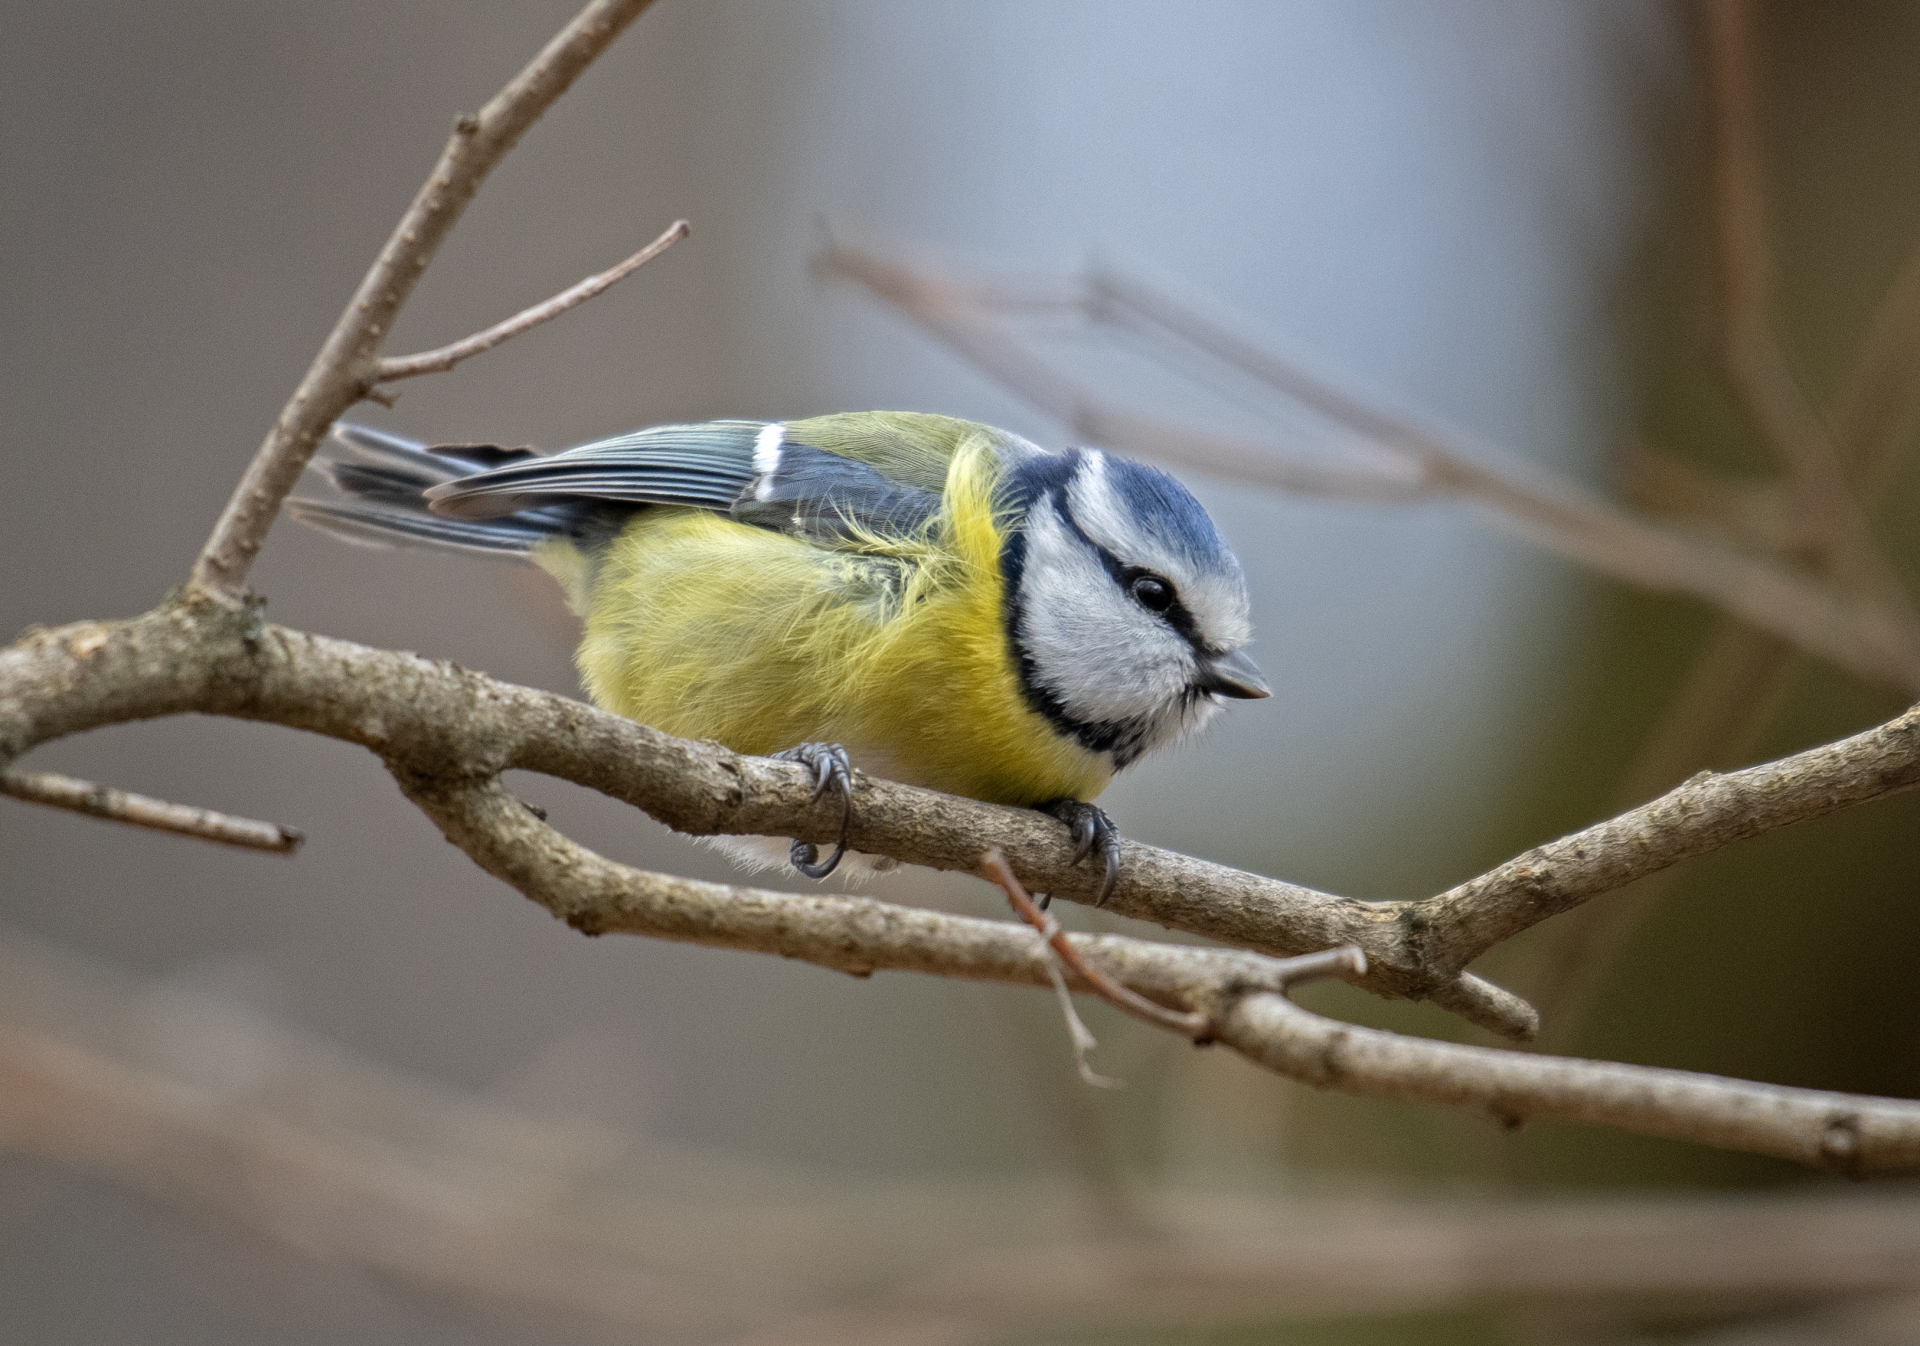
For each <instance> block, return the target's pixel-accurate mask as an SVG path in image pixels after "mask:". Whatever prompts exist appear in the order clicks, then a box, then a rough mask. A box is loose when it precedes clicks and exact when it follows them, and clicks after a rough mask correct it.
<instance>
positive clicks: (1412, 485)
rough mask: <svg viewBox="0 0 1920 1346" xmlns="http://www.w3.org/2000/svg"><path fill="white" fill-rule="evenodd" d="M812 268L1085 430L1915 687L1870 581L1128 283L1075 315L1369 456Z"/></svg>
mask: <svg viewBox="0 0 1920 1346" xmlns="http://www.w3.org/2000/svg"><path fill="white" fill-rule="evenodd" d="M817 265H818V266H819V268H820V269H821V270H823V271H826V272H830V273H832V274H836V275H841V276H845V277H847V278H849V279H852V280H855V281H857V282H859V283H860V284H862V285H863V286H865V287H866V288H867V289H869V290H871V291H872V292H873V293H874V294H875V295H877V296H879V297H880V298H882V299H885V300H886V301H888V302H889V303H891V304H892V305H894V307H896V308H897V309H898V310H899V311H900V312H901V313H902V314H903V315H904V316H906V317H908V318H910V319H911V320H913V321H914V322H916V323H917V324H919V325H920V326H921V327H922V328H924V329H925V330H926V331H927V332H929V333H930V334H932V335H934V336H936V337H938V338H940V339H941V340H942V341H944V342H946V343H947V344H948V345H949V346H951V347H952V348H953V349H954V350H955V351H956V352H957V353H959V354H960V355H961V356H963V357H964V358H966V359H967V360H969V361H971V362H972V363H974V364H975V365H977V366H979V367H980V368H981V369H983V370H984V371H986V372H987V373H988V374H989V375H991V376H993V377H994V378H996V379H998V380H999V381H1001V382H1002V383H1004V384H1006V385H1007V386H1008V387H1010V388H1012V389H1013V390H1014V391H1015V392H1017V393H1019V394H1020V395H1021V396H1022V397H1024V398H1026V399H1027V400H1028V401H1029V402H1031V403H1033V404H1034V405H1035V406H1036V407H1038V408H1039V409H1040V410H1042V411H1044V412H1045V413H1047V414H1048V415H1051V416H1054V417H1056V418H1057V419H1059V420H1061V421H1062V422H1064V423H1065V424H1066V425H1067V426H1069V427H1070V429H1071V431H1072V432H1073V433H1074V434H1076V435H1079V436H1081V437H1083V438H1085V439H1087V440H1089V441H1090V442H1093V443H1098V444H1102V445H1105V446H1107V447H1109V448H1113V449H1118V450H1121V451H1123V452H1132V453H1139V454H1142V455H1143V456H1146V457H1152V458H1156V459H1159V460H1161V461H1163V462H1169V463H1172V464H1174V465H1177V466H1187V467H1193V468H1197V469H1199V470H1201V471H1205V472H1209V473H1213V474H1215V475H1219V476H1223V477H1226V478H1229V479H1233V480H1239V481H1246V482H1252V483H1256V484H1260V485H1264V486H1268V487H1271V488H1274V489H1277V490H1284V491H1289V492H1292V493H1295V494H1302V495H1311V496H1319V497H1325V498H1334V499H1346V500H1366V501H1378V502H1387V501H1412V500H1417V499H1421V498H1443V497H1448V496H1451V497H1454V498H1457V499H1460V500H1464V501H1467V502H1470V503H1473V504H1475V505H1478V506H1480V507H1482V508H1483V509H1484V510H1485V511H1486V514H1487V517H1488V519H1489V520H1490V521H1491V522H1493V523H1494V524H1496V525H1498V526H1500V527H1502V528H1504V529H1506V530H1507V531H1510V532H1513V533H1516V534H1518V535H1519V536H1521V537H1524V538H1526V539H1527V540H1528V541H1530V542H1533V543H1534V544H1536V545H1538V546H1540V547H1543V548H1545V549H1547V550H1549V551H1552V552H1555V553H1556V554H1558V555H1560V556H1563V557H1566V558H1567V559H1569V560H1572V561H1576V562H1578V563H1580V564H1582V565H1585V566H1588V567H1590V568H1592V569H1594V570H1598V571H1600V572H1602V573H1604V574H1609V575H1613V576H1615V577H1616V578H1619V579H1623V580H1626V581H1628V582H1630V583H1633V584H1637V585H1640V586H1642V587H1645V588H1649V589H1653V590H1656V591H1667V592H1676V593H1686V594H1691V595H1693V596H1694V597H1697V598H1701V599H1704V600H1706V601H1707V602H1709V603H1712V604H1714V605H1715V606H1717V607H1719V608H1721V609H1722V610H1724V611H1726V612H1729V613H1731V614H1733V615H1735V616H1738V617H1741V618H1743V619H1745V620H1746V621H1748V622H1750V623H1752V624H1753V625H1755V626H1757V627H1760V628H1761V629H1763V630H1768V631H1773V632H1775V633H1776V634H1778V635H1780V636H1782V637H1783V638H1784V639H1787V640H1789V641H1791V642H1793V643H1794V644H1795V645H1797V646H1799V647H1800V648H1802V649H1805V650H1808V651H1809V652H1812V653H1815V654H1818V655H1821V656H1822V657H1824V658H1827V659H1829V660H1831V661H1833V662H1834V663H1836V664H1838V665H1839V666H1841V667H1843V668H1846V669H1848V670H1850V671H1852V672H1853V673H1855V674H1856V675H1858V676H1859V677H1861V678H1863V679H1865V680H1866V681H1869V682H1872V683H1876V684H1882V685H1887V686H1892V687H1896V688H1899V689H1901V690H1902V691H1903V692H1907V693H1916V692H1920V622H1916V621H1915V620H1914V618H1913V615H1912V613H1911V611H1910V610H1909V609H1908V608H1907V607H1906V605H1905V604H1904V602H1903V601H1902V602H1896V601H1891V600H1890V598H1889V596H1888V595H1887V594H1886V593H1885V592H1883V591H1882V590H1881V589H1880V588H1877V587H1876V588H1874V589H1872V590H1871V591H1863V592H1857V593H1847V594H1841V593H1838V592H1836V591H1835V590H1833V589H1832V588H1831V587H1829V586H1827V585H1825V584H1823V583H1821V582H1819V581H1817V580H1816V579H1814V578H1812V577H1810V576H1808V575H1806V574H1803V573H1801V572H1800V571H1798V570H1797V569H1794V568H1791V567H1789V566H1785V565H1782V564H1779V563H1777V562H1775V561H1772V560H1769V559H1767V558H1765V557H1761V556H1754V555H1748V554H1746V553H1743V552H1740V551H1737V550H1735V549H1733V548H1731V547H1726V546H1722V545H1720V544H1718V543H1716V542H1714V541H1713V540H1712V539H1710V538H1707V537H1702V536H1698V535H1695V534H1691V533H1687V532H1683V531H1680V530H1677V529H1672V528H1667V527H1665V526H1662V525H1661V524H1659V523H1656V522H1654V521H1651V520H1648V519H1645V518H1641V517H1639V516H1637V515H1635V514H1632V513H1629V512H1626V511H1623V510H1620V509H1617V508H1615V507H1613V506H1611V505H1609V504H1607V503H1606V502H1605V501H1603V500H1600V499H1598V498H1596V497H1594V496H1592V495H1590V494H1588V493H1587V492H1585V491H1584V490H1581V489H1580V488H1578V487H1576V486H1574V485H1573V484H1572V483H1569V482H1565V481H1562V480H1559V479H1557V478H1555V477H1553V476H1551V475H1550V474H1548V473H1545V472H1543V471H1542V470H1540V469H1539V468H1537V467H1535V466H1533V465H1531V464H1527V463H1520V462H1514V461H1500V460H1499V458H1498V456H1497V455H1495V454H1493V453H1491V452H1490V451H1486V450H1476V451H1472V452H1469V451H1467V450H1464V449H1461V448H1459V447H1457V446H1455V445H1454V444H1453V443H1452V441H1451V440H1450V439H1449V438H1448V437H1447V436H1445V435H1443V434H1441V433H1440V432H1438V431H1435V430H1433V429H1431V428H1428V427H1423V426H1416V425H1414V424H1412V423H1410V422H1407V421H1403V420H1399V419H1397V418H1394V417H1389V416H1387V415H1385V414H1383V413H1381V412H1379V411H1376V410H1374V409H1372V408H1371V407H1369V406H1367V405H1366V404H1365V403H1364V402H1363V401H1361V400H1360V399H1358V398H1355V397H1353V396H1352V395H1351V394H1349V393H1346V392H1345V391H1344V390H1342V389H1340V388H1339V387H1337V386H1336V385H1335V384H1333V383H1332V382H1330V381H1329V380H1326V379H1323V378H1320V377H1318V376H1317V375H1314V374H1311V373H1309V372H1307V371H1306V370H1304V369H1302V368H1300V367H1298V366H1296V365H1294V364H1292V363H1291V362H1288V361H1285V360H1282V359H1279V358H1278V357H1276V356H1273V355H1271V354H1270V353H1267V352H1265V351H1262V350H1260V349H1259V348H1258V347H1257V346H1254V345H1253V344H1252V343H1251V342H1247V341H1245V340H1243V339H1241V338H1238V337H1236V336H1234V335H1233V334H1232V333H1229V332H1226V331H1225V330H1223V329H1221V328H1220V327H1219V326H1218V325H1217V324H1214V323H1211V322H1210V321H1209V320H1207V319H1205V318H1202V317H1201V316H1199V315H1197V314H1195V313H1193V312H1192V311H1190V310H1187V309H1185V308H1184V306H1182V305H1180V304H1178V303H1177V302H1176V301H1174V300H1171V299H1169V298H1167V297H1166V296H1163V295H1157V294H1155V293H1154V292H1152V291H1151V290H1150V289H1149V288H1148V287H1146V286H1145V285H1143V284H1141V283H1140V282H1138V281H1130V280H1126V279H1124V278H1120V277H1115V276H1112V275H1104V276H1101V277H1099V278H1097V279H1096V281H1094V282H1092V283H1091V285H1090V287H1089V288H1090V291H1091V292H1090V293H1089V296H1088V298H1087V299H1086V300H1085V301H1084V303H1085V306H1086V312H1087V314H1088V316H1089V317H1090V318H1102V317H1104V318H1107V319H1109V320H1110V319H1111V316H1112V314H1113V313H1114V311H1115V309H1116V307H1124V308H1125V309H1127V310H1129V311H1131V312H1133V313H1136V314H1138V315H1139V316H1140V317H1142V318H1143V319H1145V320H1147V321H1148V322H1150V323H1151V324H1152V325H1153V326H1154V327H1156V328H1159V329H1162V330H1164V331H1166V332H1167V333H1168V334H1169V335H1173V336H1176V337H1178V338H1180V339H1181V340H1184V341H1188V342H1191V343H1194V344H1196V345H1199V346H1200V347H1201V348H1202V349H1204V350H1206V351H1207V352H1208V353H1209V354H1211V355H1214V356H1216V357H1217V358H1219V359H1221V360H1223V361H1225V362H1227V363H1229V364H1231V365H1233V366H1234V367H1236V368H1238V369H1240V370H1241V371H1242V372H1243V373H1245V374H1247V375H1249V376H1250V377H1253V378H1256V379H1258V380H1260V381H1261V382H1263V383H1265V384H1267V385H1268V386H1270V387H1272V388H1274V389H1276V390H1277V391H1280V392H1282V393H1283V394H1285V395H1286V396H1288V397H1289V398H1291V399H1293V400H1294V401H1296V402H1298V403H1299V404H1300V405H1302V406H1304V407H1306V408H1309V409H1311V410H1312V411H1314V412H1316V413H1317V414H1319V415H1322V416H1325V417H1327V418H1328V419H1329V420H1331V421H1333V422H1335V423H1337V424H1339V425H1340V426H1342V427H1343V428H1345V429H1347V430H1349V431H1351V432H1352V433H1354V434H1356V435H1359V436H1362V437H1363V438H1364V439H1365V440H1366V441H1367V442H1368V444H1369V445H1370V446H1371V447H1372V448H1373V449H1375V450H1376V451H1378V452H1379V454H1380V458H1379V460H1378V463H1377V465H1375V466H1371V467H1367V468H1354V467H1341V466H1338V465H1328V464H1324V463H1318V462H1313V461H1310V460H1303V459H1300V458H1298V457H1296V456H1291V455H1288V454H1286V453H1285V452H1284V451H1282V450H1280V449H1278V448H1276V447H1274V446H1271V445H1267V444H1264V443H1261V442H1259V441H1256V440H1246V439H1240V438H1236V437H1234V436H1228V435H1216V434H1212V433H1210V432H1205V431H1200V430H1197V429H1194V428H1192V427H1188V426H1183V425H1178V424H1174V423H1169V422H1165V421H1161V420H1157V419H1155V418H1151V417H1147V416H1143V415H1140V414H1138V413H1135V412H1131V411H1127V410H1123V409H1119V408H1116V407H1113V406H1111V405H1109V404H1108V403H1107V402H1105V401H1104V400H1103V399H1102V398H1101V397H1099V396H1098V395H1097V394H1094V393H1093V392H1091V391H1089V390H1088V389H1086V388H1083V387H1081V386H1080V385H1079V384H1078V383H1076V382H1075V381H1074V380H1072V379H1071V378H1068V377H1067V376H1065V375H1064V374H1062V373H1060V372H1059V371H1058V370H1057V369H1055V368H1054V367H1053V366H1052V364H1051V363H1050V362H1049V361H1048V360H1047V359H1045V358H1044V357H1042V356H1041V355H1039V354H1037V353H1036V352H1034V351H1032V350H1031V349H1029V348H1028V347H1026V346H1025V345H1024V344H1023V343H1021V342H1020V341H1019V340H1018V339H1017V338H1016V337H1015V335H1014V334H1013V333H1012V332H1011V331H1010V330H1008V329H1007V328H1006V326H1005V325H1004V324H1002V323H999V322H996V321H994V320H993V319H992V318H991V317H990V316H989V311H988V308H987V306H988V305H993V304H999V305H1004V304H1005V303H1006V287H1005V286H997V287H985V288H976V287H975V286H974V285H972V284H971V283H966V284H962V283H960V282H957V281H954V280H951V279H948V278H944V277H935V276H931V275H928V274H926V273H923V272H919V271H915V270H912V269H909V268H906V267H903V266H900V265H897V264H895V263H891V262H887V261H884V260H882V259H880V258H878V257H875V256H873V255H872V254H869V253H864V252H860V251H857V250H855V249H851V248H847V247H835V248H833V249H831V250H830V251H829V252H827V253H826V254H824V255H823V256H822V257H821V258H820V259H819V261H818V263H817Z"/></svg>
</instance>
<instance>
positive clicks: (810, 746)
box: [773, 743, 853, 879]
mask: <svg viewBox="0 0 1920 1346" xmlns="http://www.w3.org/2000/svg"><path fill="white" fill-rule="evenodd" d="M773 757H774V760H775V761H778V762H798V763H799V764H800V765H801V766H803V767H805V768H806V769H807V770H808V771H809V772H811V773H812V774H813V797H814V799H815V800H818V799H819V798H820V797H821V796H822V795H825V794H826V793H827V792H828V791H829V790H831V791H832V792H833V793H835V794H837V795H839V796H840V809H841V813H840V841H839V843H838V844H837V845H835V846H834V848H833V854H832V855H830V856H828V857H827V858H826V859H825V860H824V861H823V860H821V859H820V848H819V847H818V846H816V845H814V844H813V843H812V842H811V841H796V842H794V843H793V846H792V848H791V849H790V850H788V852H787V863H788V864H790V865H792V866H793V867H794V868H795V869H797V870H799V871H800V872H801V873H802V874H805V875H806V876H807V877H808V878H810V879H824V878H826V877H827V875H829V874H831V873H833V871H834V868H835V867H836V866H838V865H839V863H840V858H841V857H842V856H844V855H845V854H846V853H847V833H848V831H849V830H851V829H852V827H853V761H852V759H851V758H849V757H848V756H847V750H846V749H845V748H843V747H841V746H840V745H839V744H838V743H802V744H801V745H800V746H799V747H797V748H788V749H786V750H785V751H783V752H777V753H774V754H773Z"/></svg>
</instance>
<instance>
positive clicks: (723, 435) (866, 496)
mask: <svg viewBox="0 0 1920 1346" xmlns="http://www.w3.org/2000/svg"><path fill="white" fill-rule="evenodd" d="M426 496H427V499H428V501H429V502H430V503H431V506H432V509H433V512H434V514H436V515H439V516H441V517H448V518H458V519H495V518H500V517H503V516H506V515H516V514H520V513H522V512H524V511H527V510H534V509H540V508H550V507H552V506H554V505H557V504H562V503H575V502H581V503H584V502H596V503H601V504H610V505H628V506H643V505H682V506H690V507H693V508H698V509H709V510H713V511H714V512H716V513H720V514H726V515H728V516H730V517H732V518H734V519H737V520H739V521H740V522H742V523H749V524H753V525H755V526H757V527H761V528H769V529H772V530H774V531H776V532H783V533H790V534H794V535H796V536H800V537H805V538H807V539H808V540H810V541H813V542H817V543H820V544H821V545H825V546H833V545H836V544H840V543H844V542H846V541H848V540H850V539H857V538H860V537H862V536H870V535H874V534H879V535H883V536H891V535H897V534H899V533H901V532H909V531H912V530H914V529H916V528H918V527H919V526H921V525H922V524H924V523H925V522H926V521H927V520H929V519H931V518H932V517H933V515H934V514H935V513H936V512H937V511H938V510H939V507H940V497H939V495H938V493H937V492H933V491H927V490H922V489H919V488H917V487H913V486H908V485H904V484H902V483H900V482H898V481H894V480H892V479H891V478H889V477H887V476H886V475H885V474H884V473H882V472H880V471H879V470H878V469H877V468H874V467H871V466H869V465H868V464H866V463H861V462H856V461H854V460H853V459H850V458H843V457H840V456H839V455H837V454H833V453H828V452H826V451H825V450H823V449H817V448H814V447H812V446H810V445H805V444H791V443H788V442H786V439H785V436H784V433H783V427H782V425H781V424H779V423H777V422H775V423H768V422H764V421H709V422H706V423H704V424H699V425H661V426H654V427H653V428H651V429H647V430H640V431H636V432H635V433H633V434H630V435H621V436H618V437H617V438H614V439H606V440H599V441H597V442H595V443H592V444H583V445H581V446H580V447H578V448H573V449H568V450H567V451H566V452H564V453H557V454H554V455H553V456H552V457H549V458H527V459H518V460H515V461H511V462H507V463H503V464H502V465H500V466H498V467H494V468H492V469H491V470H488V471H484V472H480V473H476V474H474V475H470V476H463V477H460V478H459V479H457V480H453V481H447V482H443V483H441V484H438V485H435V486H433V487H431V488H430V489H429V490H427V492H426Z"/></svg>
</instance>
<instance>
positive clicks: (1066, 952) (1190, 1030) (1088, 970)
mask: <svg viewBox="0 0 1920 1346" xmlns="http://www.w3.org/2000/svg"><path fill="white" fill-rule="evenodd" d="M980 869H981V873H982V877H984V878H986V879H987V880H989V881H990V882H992V883H996V884H998V885H999V886H1000V891H1001V892H1003V893H1005V894H1006V895H1007V905H1009V906H1011V907H1012V908H1013V910H1014V913H1015V914H1016V915H1018V916H1019V917H1020V919H1021V920H1023V921H1025V922H1026V923H1027V924H1028V925H1030V926H1032V927H1033V928H1034V929H1035V930H1038V931H1039V932H1040V938H1041V939H1042V940H1044V941H1045V942H1046V944H1047V947H1049V948H1050V949H1052V950H1053V951H1054V953H1055V954H1056V955H1057V956H1058V957H1059V959H1060V961H1061V962H1062V963H1064V964H1066V966H1067V967H1068V968H1069V969H1070V970H1071V971H1072V972H1073V973H1074V975H1075V976H1077V977H1079V978H1080V980H1081V981H1083V982H1085V983H1086V984H1087V986H1088V987H1089V988H1090V989H1091V990H1092V991H1093V993H1094V994H1095V995H1097V996H1099V997H1100V998H1101V999H1102V1000H1104V1001H1106V1002H1107V1003H1108V1004H1109V1005H1112V1006H1113V1007H1114V1008H1115V1009H1117V1010H1119V1011H1120V1012H1121V1013H1123V1014H1131V1015H1132V1016H1133V1017H1134V1018H1136V1019H1139V1020H1141V1021H1142V1022H1144V1023H1150V1024H1152V1025H1153V1026H1154V1027H1156V1028H1165V1029H1167V1030H1169V1031H1170V1032H1174V1033H1178V1034H1179V1035H1180V1036H1181V1037H1183V1038H1186V1039H1187V1040H1188V1041H1189V1042H1192V1043H1194V1044H1196V1045H1198V1044H1201V1043H1204V1042H1207V1041H1208V1040H1210V1039H1211V1038H1212V1036H1213V1034H1212V1033H1211V1032H1210V1031H1209V1029H1208V1027H1207V1016H1206V1015H1204V1014H1201V1013H1198V1012H1197V1011H1196V1012H1190V1013H1186V1014H1182V1013H1180V1012H1178V1011H1176V1010H1170V1009H1167V1008H1166V1007H1165V1006H1163V1005H1156V1004H1154V1003H1153V1002H1152V1001H1151V1000H1148V999H1147V998H1146V997H1145V996H1140V995H1135V994H1134V993H1133V992H1132V991H1129V990H1128V989H1127V988H1126V987H1124V986H1122V985H1121V984H1120V983H1119V982H1117V981H1115V980H1113V978H1111V977H1109V976H1107V974H1106V973H1104V972H1102V971H1100V969H1099V968H1097V967H1094V966H1093V965H1092V964H1090V963H1088V962H1087V960H1086V959H1084V958H1082V957H1081V956H1080V951H1079V950H1078V949H1076V948H1074V947H1073V941H1072V940H1070V939H1068V938H1067V935H1066V932H1065V931H1064V930H1062V929H1061V928H1060V922H1058V921H1056V920H1055V919H1054V918H1053V917H1052V916H1051V915H1050V914H1048V913H1047V912H1044V911H1042V910H1040V908H1039V907H1038V906H1037V905H1036V904H1035V903H1034V900H1033V899H1032V898H1031V897H1029V896H1027V890H1026V889H1025V888H1023V887H1021V886H1020V880H1019V879H1017V878H1015V877H1014V874H1013V871H1012V870H1011V869H1009V868H1008V867H1007V857H1006V856H1004V855H1002V854H1001V853H1000V852H999V850H997V849H990V850H988V851H987V852H986V853H985V854H984V855H982V856H981V857H980ZM1358 970H1359V971H1360V972H1362V973H1364V972H1365V971H1366V970H1367V969H1366V966H1365V963H1364V960H1363V962H1362V965H1361V967H1360V968H1359V969H1358Z"/></svg>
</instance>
